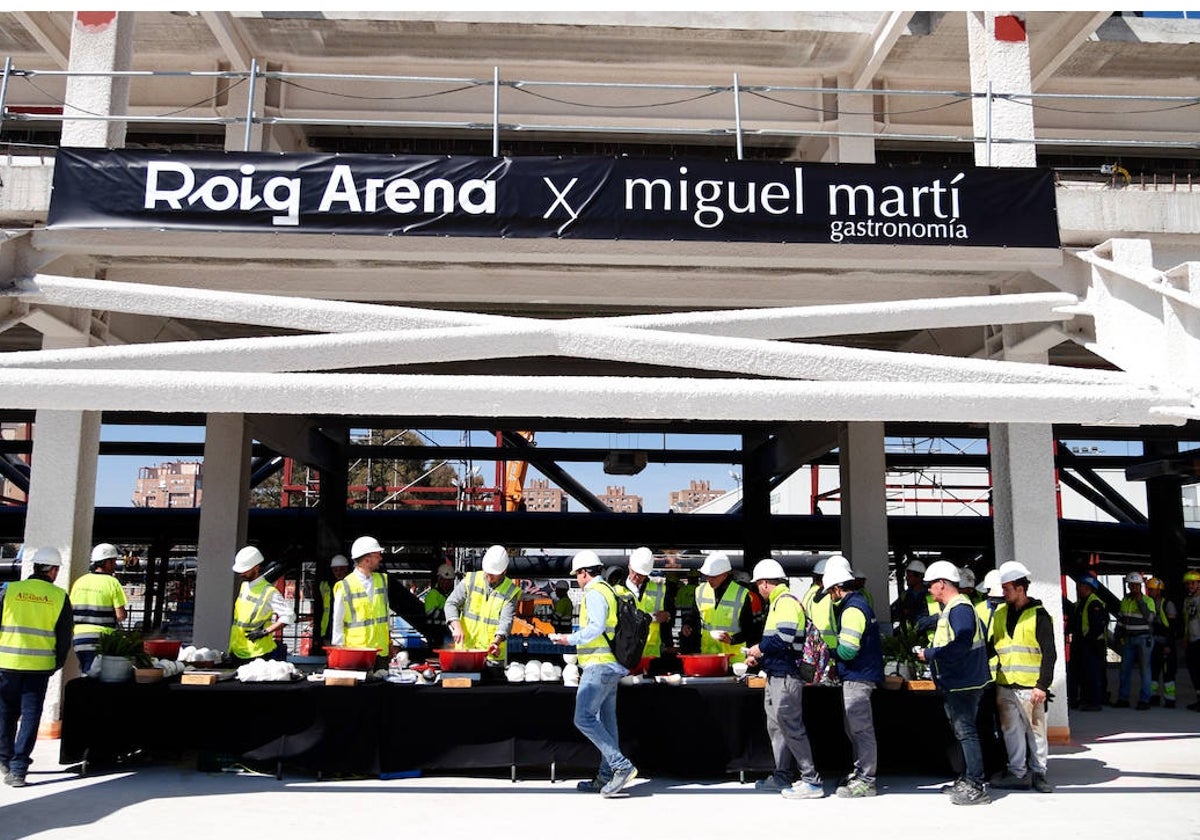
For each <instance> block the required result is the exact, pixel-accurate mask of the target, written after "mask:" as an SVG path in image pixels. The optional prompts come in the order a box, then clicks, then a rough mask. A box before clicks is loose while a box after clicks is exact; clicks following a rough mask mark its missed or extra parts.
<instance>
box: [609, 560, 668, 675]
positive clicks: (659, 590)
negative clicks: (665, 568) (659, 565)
mask: <svg viewBox="0 0 1200 840" xmlns="http://www.w3.org/2000/svg"><path fill="white" fill-rule="evenodd" d="M616 590H617V591H618V592H621V593H628V594H630V595H632V594H633V593H632V592H631V591H630V589H629V587H627V586H624V585H623V584H622V585H618V586H617V587H616ZM666 604H667V588H666V586H665V585H664V584H663V582H662V581H661V580H656V579H654V578H648V579H647V580H646V585H645V586H643V587H642V594H641V595H640V596H639V597H638V609H640V610H641V611H642V612H644V613H648V614H649V615H650V632H649V633H648V634H647V635H646V646H645V647H644V648H642V656H643V657H645V656H650V657H656V656H661V655H662V625H660V624H659V623H658V622H657V621H655V620H654V614H655V613H657V612H662V611H663V610H664V609H666Z"/></svg>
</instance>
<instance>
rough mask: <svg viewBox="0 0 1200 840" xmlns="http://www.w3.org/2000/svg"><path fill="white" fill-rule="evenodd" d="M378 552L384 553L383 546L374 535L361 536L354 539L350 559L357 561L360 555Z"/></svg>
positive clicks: (364, 555)
mask: <svg viewBox="0 0 1200 840" xmlns="http://www.w3.org/2000/svg"><path fill="white" fill-rule="evenodd" d="M376 553H378V554H383V546H381V545H380V544H379V540H377V539H375V538H374V537H359V538H358V539H356V540H355V541H354V545H352V546H350V559H352V560H355V561H357V560H358V558H360V557H366V556H367V555H368V554H376Z"/></svg>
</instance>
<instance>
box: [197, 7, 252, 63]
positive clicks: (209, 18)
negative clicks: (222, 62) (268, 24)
mask: <svg viewBox="0 0 1200 840" xmlns="http://www.w3.org/2000/svg"><path fill="white" fill-rule="evenodd" d="M200 17H201V18H202V19H203V20H204V22H205V23H207V24H208V28H209V29H210V30H211V31H212V34H213V37H214V38H216V39H217V43H218V44H220V45H221V49H222V50H223V51H224V52H225V56H226V58H228V59H229V63H230V64H231V65H232V66H233V67H234V69H237V70H249V69H250V63H251V60H252V59H253V58H254V55H253V51H252V50H251V49H250V46H249V43H250V39H249V38H248V37H246V30H245V29H244V28H243V27H242V24H241V23H240V22H239V21H237V20H236V19H235V18H234V17H233V15H231V14H230V13H229V12H212V11H210V12H200Z"/></svg>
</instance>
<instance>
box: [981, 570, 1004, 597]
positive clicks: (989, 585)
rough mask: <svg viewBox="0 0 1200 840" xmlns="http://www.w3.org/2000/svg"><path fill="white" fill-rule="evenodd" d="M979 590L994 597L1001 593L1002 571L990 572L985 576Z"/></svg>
mask: <svg viewBox="0 0 1200 840" xmlns="http://www.w3.org/2000/svg"><path fill="white" fill-rule="evenodd" d="M979 589H980V590H982V591H983V592H985V593H987V594H988V595H994V594H995V593H996V592H999V591H1000V570H999V569H990V570H988V573H987V574H986V575H984V576H983V583H982V584H980V586H979Z"/></svg>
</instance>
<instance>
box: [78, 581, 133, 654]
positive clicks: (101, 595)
mask: <svg viewBox="0 0 1200 840" xmlns="http://www.w3.org/2000/svg"><path fill="white" fill-rule="evenodd" d="M123 606H125V590H124V589H122V588H121V583H120V581H118V580H117V579H116V578H115V577H113V576H112V575H106V574H103V573H100V572H88V573H87V574H86V575H84V576H83V577H81V578H79V579H78V580H76V581H75V583H73V584H72V585H71V610H72V612H73V614H74V619H75V632H74V648H75V650H77V651H81V652H82V651H89V650H95V649H96V645H97V643H99V641H100V637H101V636H102V635H104V634H105V633H111V632H112V631H113V630H115V629H116V627H117V607H123Z"/></svg>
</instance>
